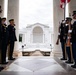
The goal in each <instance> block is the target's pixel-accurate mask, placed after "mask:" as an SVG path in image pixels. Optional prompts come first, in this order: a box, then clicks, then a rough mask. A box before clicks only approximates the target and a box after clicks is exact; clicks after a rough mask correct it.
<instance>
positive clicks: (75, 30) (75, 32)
mask: <svg viewBox="0 0 76 75" xmlns="http://www.w3.org/2000/svg"><path fill="white" fill-rule="evenodd" d="M72 16H73V19H74V20H75V21H74V23H73V26H72V53H73V58H74V62H75V64H74V65H72V66H71V67H73V68H76V11H73V15H72Z"/></svg>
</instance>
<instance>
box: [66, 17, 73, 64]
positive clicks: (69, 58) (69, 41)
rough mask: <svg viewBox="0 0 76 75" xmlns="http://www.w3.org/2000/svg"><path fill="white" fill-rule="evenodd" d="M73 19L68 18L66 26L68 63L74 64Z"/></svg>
mask: <svg viewBox="0 0 76 75" xmlns="http://www.w3.org/2000/svg"><path fill="white" fill-rule="evenodd" d="M71 21H72V18H70V17H67V18H66V25H65V36H66V53H67V57H68V60H67V61H66V63H69V64H70V63H73V62H72V52H71V51H72V50H71V32H72V24H71Z"/></svg>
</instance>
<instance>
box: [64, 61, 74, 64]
mask: <svg viewBox="0 0 76 75" xmlns="http://www.w3.org/2000/svg"><path fill="white" fill-rule="evenodd" d="M65 63H67V64H73V62H71V61H66V62H65Z"/></svg>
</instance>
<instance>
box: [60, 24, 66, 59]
mask: <svg viewBox="0 0 76 75" xmlns="http://www.w3.org/2000/svg"><path fill="white" fill-rule="evenodd" d="M64 33H65V23H61V25H60V35H59V38H60V42H61V48H62V55H63V58H61V60H66V52H65V34H64Z"/></svg>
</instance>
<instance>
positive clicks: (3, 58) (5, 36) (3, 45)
mask: <svg viewBox="0 0 76 75" xmlns="http://www.w3.org/2000/svg"><path fill="white" fill-rule="evenodd" d="M1 25H2V36H1V40H2V43H1V64H7V62H6V52H7V43H8V29H7V25H6V24H1Z"/></svg>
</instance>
